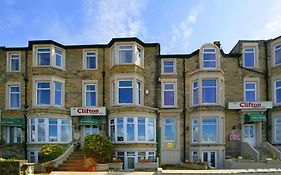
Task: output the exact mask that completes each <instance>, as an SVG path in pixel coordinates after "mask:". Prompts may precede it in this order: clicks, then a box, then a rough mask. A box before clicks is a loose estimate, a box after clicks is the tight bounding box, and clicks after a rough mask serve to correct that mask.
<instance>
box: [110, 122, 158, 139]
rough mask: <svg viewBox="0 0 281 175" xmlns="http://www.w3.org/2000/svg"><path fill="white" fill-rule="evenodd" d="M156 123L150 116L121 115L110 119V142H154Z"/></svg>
mask: <svg viewBox="0 0 281 175" xmlns="http://www.w3.org/2000/svg"><path fill="white" fill-rule="evenodd" d="M155 129H156V123H155V119H154V118H150V117H123V118H120V117H119V118H113V119H111V120H110V136H111V140H112V142H155V141H156V140H155V139H156V138H155Z"/></svg>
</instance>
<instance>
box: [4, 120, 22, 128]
mask: <svg viewBox="0 0 281 175" xmlns="http://www.w3.org/2000/svg"><path fill="white" fill-rule="evenodd" d="M23 123H24V121H23V118H2V120H1V125H3V126H21V127H23V126H24V124H23Z"/></svg>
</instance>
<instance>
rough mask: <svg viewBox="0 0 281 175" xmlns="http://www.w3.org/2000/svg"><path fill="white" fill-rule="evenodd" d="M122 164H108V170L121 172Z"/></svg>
mask: <svg viewBox="0 0 281 175" xmlns="http://www.w3.org/2000/svg"><path fill="white" fill-rule="evenodd" d="M122 167H123V163H110V164H109V168H114V169H119V170H122Z"/></svg>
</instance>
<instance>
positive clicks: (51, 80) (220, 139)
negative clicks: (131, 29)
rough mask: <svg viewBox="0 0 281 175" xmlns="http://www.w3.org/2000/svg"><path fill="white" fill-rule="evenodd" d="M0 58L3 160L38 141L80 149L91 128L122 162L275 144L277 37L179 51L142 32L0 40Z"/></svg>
mask: <svg viewBox="0 0 281 175" xmlns="http://www.w3.org/2000/svg"><path fill="white" fill-rule="evenodd" d="M0 65H1V66H0V72H1V74H0V75H1V77H0V97H1V98H0V111H1V125H0V127H1V155H2V156H3V157H9V156H10V157H17V158H22V159H23V158H25V156H27V159H28V160H29V161H30V162H36V163H37V162H38V153H39V151H40V148H41V146H42V145H43V144H62V145H70V144H79V145H80V146H81V147H83V139H84V137H85V136H86V135H88V134H101V135H107V136H109V137H110V138H111V141H112V143H113V145H114V146H113V155H114V156H115V157H116V158H118V159H121V160H122V161H123V162H124V166H123V168H124V169H134V165H135V163H137V162H138V161H139V159H140V158H145V159H148V160H150V161H155V160H156V157H158V158H159V161H160V163H161V164H162V165H165V164H179V163H180V162H184V161H185V160H188V161H193V162H197V161H203V162H208V164H209V165H210V166H213V167H216V168H223V167H224V160H225V159H226V158H229V157H238V156H241V155H245V154H246V153H245V150H247V149H249V148H250V149H254V150H256V151H258V150H260V149H261V148H262V147H263V145H264V144H265V143H266V144H269V145H270V146H272V147H275V148H276V149H279V150H281V115H280V114H281V111H280V110H281V109H280V104H281V66H280V65H281V37H277V38H275V39H270V40H240V41H238V43H237V44H236V45H235V46H234V48H233V49H232V50H231V52H230V53H229V54H226V53H224V52H223V50H222V49H221V48H220V43H219V42H214V43H207V44H204V45H202V46H201V48H199V49H198V50H196V51H194V52H193V53H190V54H180V55H172V54H170V55H161V54H160V44H158V43H144V42H142V41H141V40H139V39H138V38H114V39H112V40H111V41H110V42H109V43H108V44H104V45H62V44H59V43H57V42H54V41H51V40H43V41H40V40H38V41H30V42H29V44H28V47H19V48H7V47H1V48H0ZM25 136H27V138H25ZM25 142H26V144H25ZM25 154H26V155H25Z"/></svg>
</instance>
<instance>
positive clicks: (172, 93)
mask: <svg viewBox="0 0 281 175" xmlns="http://www.w3.org/2000/svg"><path fill="white" fill-rule="evenodd" d="M175 86H176V84H175V83H163V95H162V97H163V98H162V99H163V107H174V106H176V88H175Z"/></svg>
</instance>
